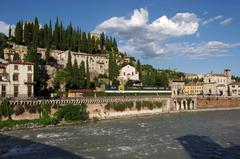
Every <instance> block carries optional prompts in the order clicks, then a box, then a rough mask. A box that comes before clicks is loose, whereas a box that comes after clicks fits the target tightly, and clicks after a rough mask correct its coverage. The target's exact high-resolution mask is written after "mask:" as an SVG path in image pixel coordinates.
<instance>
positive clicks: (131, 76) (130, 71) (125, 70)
mask: <svg viewBox="0 0 240 159" xmlns="http://www.w3.org/2000/svg"><path fill="white" fill-rule="evenodd" d="M118 80H119V81H120V83H124V82H126V81H128V80H133V81H139V73H138V71H137V69H136V68H135V67H133V66H131V65H126V66H124V67H122V68H121V69H120V70H119V76H118Z"/></svg>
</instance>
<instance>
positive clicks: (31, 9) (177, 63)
mask: <svg viewBox="0 0 240 159" xmlns="http://www.w3.org/2000/svg"><path fill="white" fill-rule="evenodd" d="M239 10H240V1H239V0H221V1H219V0H201V1H199V0H161V1H159V0H152V1H150V0H131V1H129V0H121V1H113V0H101V1H97V0H95V1H93V0H87V1H84V0H68V1H63V0H51V1H47V0H41V1H32V0H22V1H18V0H11V1H7V0H6V1H4V0H3V1H1V11H0V31H1V32H7V31H6V28H7V27H8V26H9V25H13V24H15V23H16V21H18V20H33V19H34V17H38V18H39V20H40V22H41V23H43V24H44V23H48V22H49V20H50V19H52V20H55V18H56V16H58V17H59V18H60V19H61V20H62V21H63V24H65V25H66V24H68V23H69V22H70V21H71V22H72V24H73V25H74V26H80V27H81V28H82V29H83V30H85V31H94V32H101V31H104V32H106V33H107V34H108V35H112V36H114V37H116V39H117V40H118V43H119V47H120V49H121V51H126V52H127V53H128V54H131V55H133V56H135V57H136V58H137V59H140V61H141V62H142V63H145V64H152V65H153V66H154V67H156V68H171V69H173V68H176V69H177V70H179V71H184V72H194V73H207V72H210V71H212V70H213V71H214V72H222V71H223V69H224V68H230V69H232V72H233V73H234V74H236V75H239V74H240V62H239V59H240V32H239V28H240V13H239Z"/></svg>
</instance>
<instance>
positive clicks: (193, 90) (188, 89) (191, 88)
mask: <svg viewBox="0 0 240 159" xmlns="http://www.w3.org/2000/svg"><path fill="white" fill-rule="evenodd" d="M184 94H185V95H200V94H203V83H190V84H186V85H185V86H184Z"/></svg>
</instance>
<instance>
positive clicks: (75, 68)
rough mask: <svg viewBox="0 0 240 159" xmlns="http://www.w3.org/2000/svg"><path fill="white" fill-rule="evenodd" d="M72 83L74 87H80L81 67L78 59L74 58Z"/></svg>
mask: <svg viewBox="0 0 240 159" xmlns="http://www.w3.org/2000/svg"><path fill="white" fill-rule="evenodd" d="M72 83H73V87H74V88H76V87H79V68H78V63H77V60H76V59H75V60H74V63H73V68H72Z"/></svg>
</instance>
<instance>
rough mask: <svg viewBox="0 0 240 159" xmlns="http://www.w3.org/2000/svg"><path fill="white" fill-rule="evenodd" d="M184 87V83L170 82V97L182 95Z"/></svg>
mask: <svg viewBox="0 0 240 159" xmlns="http://www.w3.org/2000/svg"><path fill="white" fill-rule="evenodd" d="M184 86H185V83H184V81H182V80H173V81H170V87H171V90H172V96H177V95H184Z"/></svg>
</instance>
